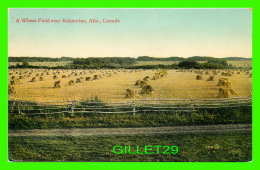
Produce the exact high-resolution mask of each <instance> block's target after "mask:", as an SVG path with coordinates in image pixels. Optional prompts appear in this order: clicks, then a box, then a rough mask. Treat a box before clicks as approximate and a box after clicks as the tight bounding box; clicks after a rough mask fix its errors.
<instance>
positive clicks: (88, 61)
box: [8, 56, 249, 69]
mask: <svg viewBox="0 0 260 170" xmlns="http://www.w3.org/2000/svg"><path fill="white" fill-rule="evenodd" d="M229 59H230V60H235V59H236V57H227V58H214V57H205V56H193V57H189V58H183V57H168V58H156V57H149V56H140V57H138V58H131V57H89V58H72V57H61V58H50V57H9V58H8V61H9V62H22V64H19V63H18V64H16V65H15V66H9V68H60V69H100V68H108V69H117V68H128V69H137V68H144V69H156V68H164V69H173V68H184V69H185V68H196V69H200V68H201V69H224V68H234V67H232V66H230V65H228V63H227V60H229ZM242 59H244V60H249V59H246V58H242V57H239V58H238V60H239V61H241V60H242ZM61 61H71V64H69V65H66V66H56V67H47V66H32V65H30V64H29V62H61ZM138 61H155V62H156V61H180V62H179V64H172V65H164V64H157V65H135V64H136V63H137V62H138ZM198 61H204V62H203V63H199V62H198Z"/></svg>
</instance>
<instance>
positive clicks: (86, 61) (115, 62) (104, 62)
mask: <svg viewBox="0 0 260 170" xmlns="http://www.w3.org/2000/svg"><path fill="white" fill-rule="evenodd" d="M73 64H74V65H86V66H89V67H108V66H127V65H133V64H136V60H135V59H134V58H130V57H103V58H97V57H90V58H76V59H74V60H73Z"/></svg>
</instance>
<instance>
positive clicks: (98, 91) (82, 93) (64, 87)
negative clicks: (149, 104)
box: [9, 69, 252, 102]
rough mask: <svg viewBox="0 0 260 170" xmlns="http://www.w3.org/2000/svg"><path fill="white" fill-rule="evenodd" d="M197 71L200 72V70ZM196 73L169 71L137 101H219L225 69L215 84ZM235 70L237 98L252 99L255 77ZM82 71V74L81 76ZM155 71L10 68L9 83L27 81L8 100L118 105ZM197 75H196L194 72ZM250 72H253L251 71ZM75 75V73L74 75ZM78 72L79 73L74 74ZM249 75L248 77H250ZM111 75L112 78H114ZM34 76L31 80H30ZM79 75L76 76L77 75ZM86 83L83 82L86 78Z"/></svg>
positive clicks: (138, 90)
mask: <svg viewBox="0 0 260 170" xmlns="http://www.w3.org/2000/svg"><path fill="white" fill-rule="evenodd" d="M197 71H198V70H197ZM197 71H195V70H167V76H165V77H163V78H160V79H156V80H151V81H149V83H148V84H149V85H151V86H152V87H153V89H154V91H153V94H152V95H150V96H138V97H137V98H138V99H142V98H151V99H173V98H182V99H185V98H204V99H205V98H209V99H210V98H216V97H217V95H218V92H219V87H218V86H216V85H217V84H218V80H219V78H225V76H222V75H221V72H223V71H226V70H215V71H216V72H217V75H214V77H215V79H214V80H213V81H207V79H206V78H205V79H203V80H200V81H197V80H196V79H195V77H196V75H197ZM199 71H200V72H201V71H202V72H204V73H203V74H202V77H203V76H204V77H207V78H208V77H209V76H210V75H213V70H207V72H208V73H209V75H207V76H206V75H205V73H206V71H205V70H199ZM239 71H240V74H236V73H237V71H233V72H234V74H233V75H232V76H230V77H228V79H229V82H230V83H231V84H232V88H233V89H234V90H235V91H236V92H237V95H236V96H250V95H251V90H252V78H251V77H249V76H248V74H247V72H248V71H244V70H242V71H241V70H239ZM80 72H82V75H80ZM156 72H157V71H156V70H123V69H120V70H62V69H60V70H47V69H9V73H13V74H11V75H10V74H9V84H10V81H11V80H12V77H13V76H15V77H18V76H19V74H22V75H25V78H24V79H20V80H19V81H20V82H21V84H15V85H14V87H15V90H16V93H15V94H10V95H9V100H25V101H36V102H41V101H67V100H73V99H74V98H75V99H76V100H84V99H88V98H91V97H95V96H98V98H100V99H101V100H102V101H105V102H117V101H125V100H132V99H127V98H125V94H126V92H125V90H126V89H127V88H130V89H132V90H133V91H134V92H135V94H138V93H140V92H141V88H139V87H138V86H134V84H135V82H136V81H137V80H142V79H143V78H144V77H146V76H149V77H153V76H154V75H155V73H156ZM195 72H196V73H195ZM249 72H250V73H251V71H249ZM41 73H44V76H42V77H43V79H44V80H45V81H37V82H29V81H31V79H32V77H34V76H36V74H41ZM72 73H74V74H72ZM75 73H77V74H75ZM250 73H249V74H250ZM54 74H55V75H57V77H58V79H55V80H54V79H53V75H54ZM111 74H112V75H113V76H111ZM28 75H31V77H28ZM62 75H71V76H70V77H66V78H61V77H62ZM75 75H77V76H75ZM94 75H101V78H99V79H98V80H94V81H82V83H76V84H75V85H74V86H70V85H69V84H68V83H69V82H70V81H71V80H73V81H75V82H76V80H77V78H80V77H91V78H92V79H93V78H94ZM59 80H60V81H61V83H60V85H61V88H53V84H54V82H55V81H59ZM83 80H84V79H83Z"/></svg>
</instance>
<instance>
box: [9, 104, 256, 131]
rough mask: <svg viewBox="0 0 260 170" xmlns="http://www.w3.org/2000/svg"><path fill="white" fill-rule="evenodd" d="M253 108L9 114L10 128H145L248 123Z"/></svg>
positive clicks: (250, 120)
mask: <svg viewBox="0 0 260 170" xmlns="http://www.w3.org/2000/svg"><path fill="white" fill-rule="evenodd" d="M251 122H252V108H251V107H246V106H245V107H238V108H220V109H211V110H209V109H208V110H201V111H199V112H193V113H170V112H167V113H166V112H158V113H138V114H136V115H132V114H78V115H77V114H74V115H71V114H68V115H59V114H56V115H55V114H51V115H37V114H28V115H14V114H10V115H9V129H46V128H95V127H148V126H150V127H151V126H180V125H209V124H210V125H213V124H234V123H251Z"/></svg>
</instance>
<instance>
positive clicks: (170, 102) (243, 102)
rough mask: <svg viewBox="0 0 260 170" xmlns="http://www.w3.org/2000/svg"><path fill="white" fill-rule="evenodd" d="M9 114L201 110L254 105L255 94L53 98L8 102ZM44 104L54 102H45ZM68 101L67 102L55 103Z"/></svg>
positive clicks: (133, 112)
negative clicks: (101, 99) (111, 99)
mask: <svg viewBox="0 0 260 170" xmlns="http://www.w3.org/2000/svg"><path fill="white" fill-rule="evenodd" d="M8 103H9V104H8V105H9V108H8V111H9V114H57V113H69V114H74V113H132V114H133V115H135V114H136V113H146V112H173V113H175V112H194V111H197V110H199V109H218V108H225V107H231V108H235V107H241V106H247V107H252V97H251V96H246V97H234V98H225V99H194V98H191V99H161V100H158V99H157V100H156V99H142V100H133V101H126V102H110V103H103V102H86V101H85V102H84V101H83V102H82V101H76V100H72V101H53V102H25V101H8ZM43 103H47V104H48V103H51V104H50V105H43ZM54 103H64V104H54Z"/></svg>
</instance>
